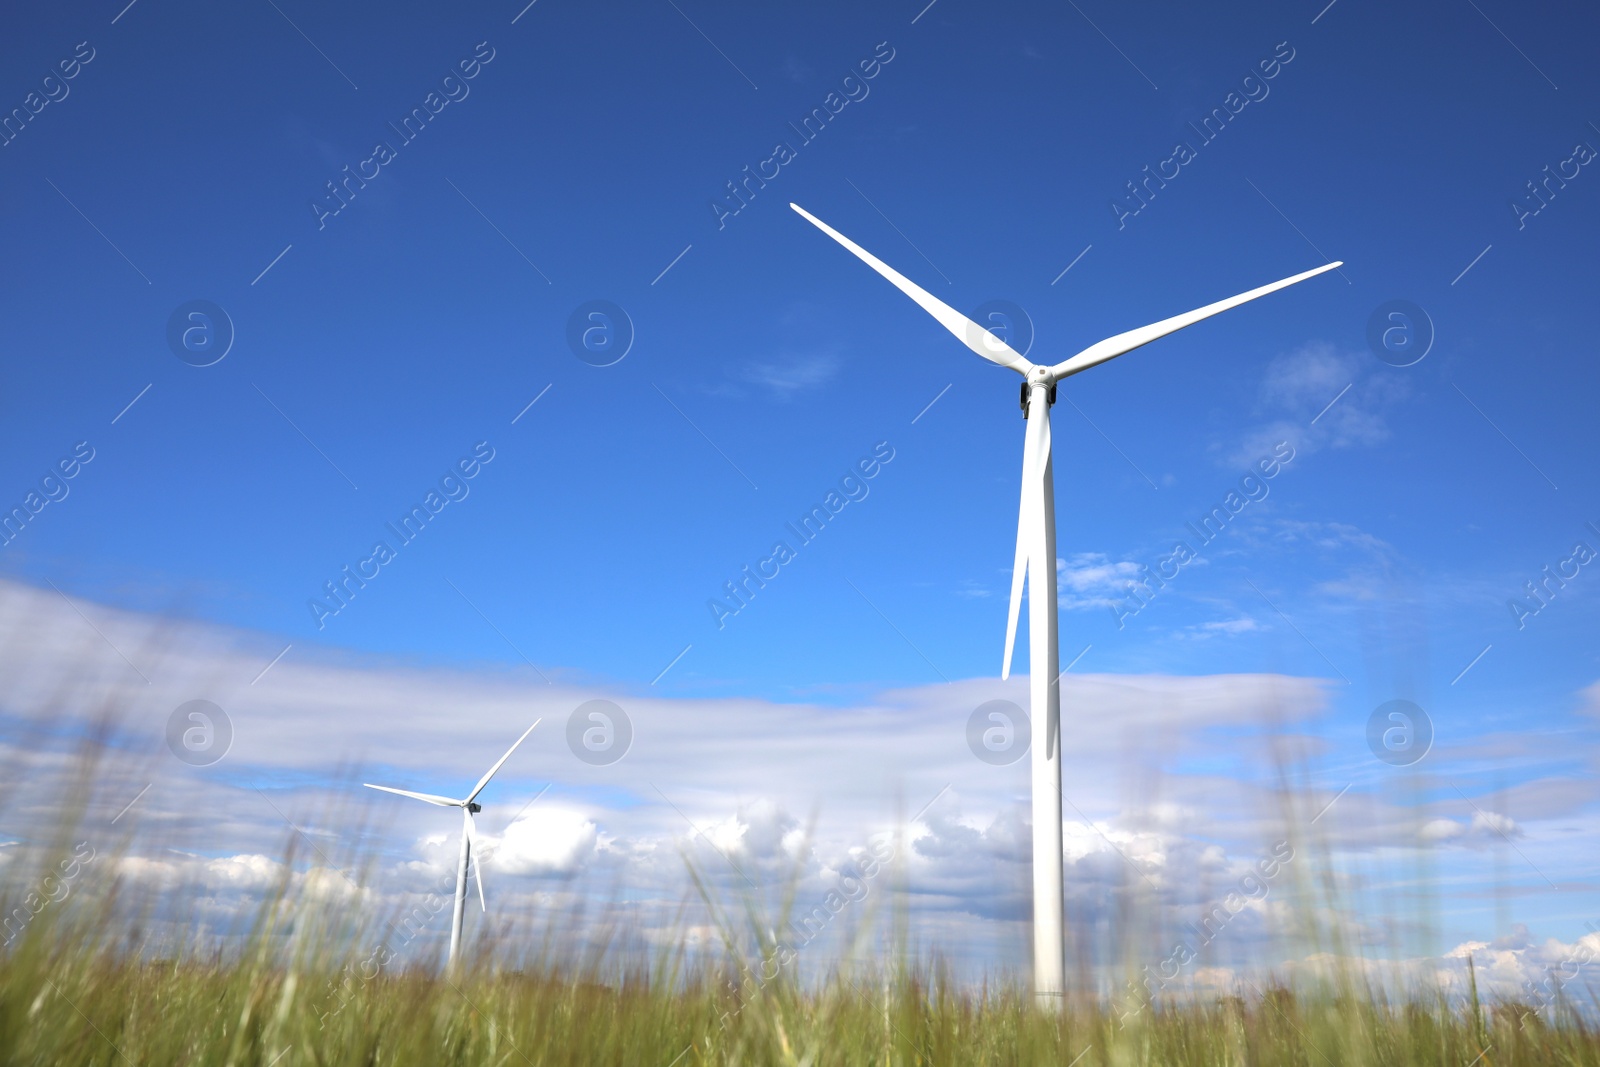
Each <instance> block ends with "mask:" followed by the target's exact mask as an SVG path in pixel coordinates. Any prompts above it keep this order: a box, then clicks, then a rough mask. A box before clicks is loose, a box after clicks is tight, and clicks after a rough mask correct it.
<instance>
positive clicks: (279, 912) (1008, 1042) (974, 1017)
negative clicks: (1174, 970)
mask: <svg viewBox="0 0 1600 1067" xmlns="http://www.w3.org/2000/svg"><path fill="white" fill-rule="evenodd" d="M99 760H100V750H99V749H98V748H97V746H95V745H93V744H91V745H87V746H86V747H85V750H84V754H83V755H82V756H81V757H80V758H79V761H78V765H77V768H76V776H77V780H78V784H79V786H80V787H81V788H79V789H78V790H76V791H75V792H74V793H73V794H72V795H73V796H74V797H76V798H78V800H77V804H78V806H77V807H71V808H68V809H66V810H62V811H61V812H60V819H59V822H58V823H57V825H56V826H54V827H52V828H51V832H50V839H49V840H48V841H42V842H33V843H32V844H31V846H29V847H28V848H25V849H21V850H15V854H14V855H12V856H11V858H10V860H9V862H6V863H5V864H4V866H3V867H0V912H3V915H4V916H5V917H7V918H8V920H9V924H10V925H8V927H7V929H6V932H5V935H4V936H5V937H6V938H8V940H7V941H6V944H5V946H4V947H3V948H0V1064H106V1065H111V1064H134V1065H145V1064H150V1065H166V1064H173V1065H178V1064H183V1065H193V1067H210V1065H219V1067H220V1065H230V1067H232V1065H238V1067H246V1065H259V1067H266V1065H272V1067H295V1065H299V1064H329V1065H344V1064H352V1065H353V1064H362V1065H378V1064H394V1065H410V1064H416V1065H430V1067H433V1065H452V1064H473V1065H479V1064H482V1065H491V1064H492V1065H497V1067H498V1065H504V1064H513V1065H514V1064H522V1063H528V1064H539V1065H545V1064H551V1065H554V1064H584V1065H590V1064H617V1065H628V1067H636V1065H660V1067H690V1065H697V1064H787V1065H802V1064H804V1065H813V1064H814V1065H819V1067H820V1065H826V1064H884V1065H888V1064H1012V1063H1016V1064H1046V1063H1049V1064H1064V1065H1065V1064H1071V1065H1074V1067H1097V1065H1105V1067H1110V1065H1117V1067H1122V1065H1129V1067H1132V1065H1143V1064H1152V1065H1154V1064H1173V1065H1178V1064H1186V1065H1195V1067H1217V1065H1224V1064H1227V1065H1234V1064H1237V1065H1246V1064H1251V1065H1253V1064H1263V1065H1268V1064H1271V1065H1276V1064H1304V1065H1308V1067H1325V1065H1327V1067H1331V1065H1340V1067H1343V1065H1346V1064H1352V1065H1354V1064H1371V1065H1385V1067H1388V1065H1422V1064H1428V1065H1435V1064H1437V1065H1441V1067H1477V1065H1479V1064H1482V1065H1484V1067H1510V1065H1519V1064H1530V1065H1531V1064H1565V1065H1578V1064H1594V1065H1597V1067H1600V1040H1597V1036H1596V1035H1595V1034H1594V1033H1593V1032H1592V1031H1591V1030H1590V1029H1589V1028H1588V1027H1587V1026H1586V1025H1585V1023H1584V1021H1583V1019H1582V1018H1581V1017H1580V1016H1579V1014H1578V1013H1576V1012H1574V1011H1572V1010H1571V1009H1570V1006H1563V1005H1562V1004H1557V1005H1556V1010H1554V1011H1546V1012H1544V1013H1543V1014H1542V1015H1536V1014H1532V1013H1531V1012H1530V1010H1529V1009H1528V1007H1526V1006H1522V1005H1517V1004H1498V1005H1493V1006H1490V1005H1485V1004H1483V1003H1481V1002H1480V1001H1479V999H1478V997H1477V993H1476V986H1475V984H1474V985H1473V987H1472V992H1471V995H1470V997H1469V998H1468V999H1467V1000H1466V1002H1465V1003H1461V1002H1459V1001H1457V1002H1455V1003H1452V1002H1451V1001H1450V1000H1449V999H1448V998H1447V997H1446V996H1445V995H1444V994H1443V993H1442V992H1438V991H1434V992H1429V991H1427V990H1421V991H1416V992H1414V993H1413V994H1412V996H1411V997H1410V998H1409V999H1407V1000H1405V1001H1401V1002H1394V1001H1390V1000H1387V999H1386V998H1385V997H1384V996H1383V995H1382V994H1380V993H1378V992H1377V991H1375V990H1373V989H1372V988H1370V987H1369V986H1366V985H1365V984H1363V983H1362V982H1361V980H1359V979H1357V978H1354V977H1352V976H1351V975H1350V974H1336V975H1333V976H1330V978H1329V979H1328V980H1327V981H1326V982H1325V983H1318V984H1316V985H1314V986H1311V987H1306V988H1298V989H1290V988H1287V987H1285V986H1282V985H1277V984H1269V985H1268V986H1267V987H1265V988H1261V987H1255V986H1247V987H1246V991H1247V992H1248V993H1249V994H1250V995H1245V996H1228V997H1222V998H1216V997H1212V998H1207V999H1203V1000H1202V999H1172V1000H1165V1001H1162V1002H1159V1003H1155V1004H1152V1003H1148V1002H1145V1003H1142V1004H1141V1003H1138V1002H1131V1010H1130V1002H1128V1001H1122V1002H1119V1003H1118V1004H1117V1005H1116V1006H1114V1007H1113V1006H1111V1005H1108V1004H1105V1003H1102V1002H1099V1001H1096V1000H1094V999H1093V998H1092V997H1090V996H1088V995H1085V996H1081V997H1080V996H1073V995H1069V997H1068V999H1067V1002H1066V1005H1065V1008H1064V1011H1063V1012H1062V1013H1061V1014H1060V1015H1047V1014H1043V1013H1040V1012H1038V1011H1036V1010H1035V1009H1034V1007H1033V1005H1032V998H1031V996H1029V995H1028V993H1027V991H1026V989H1025V988H1024V987H1023V986H1022V985H1020V984H1017V983H1013V982H999V983H994V982H991V983H989V984H986V985H984V986H982V987H980V988H976V989H974V988H971V987H968V986H962V985H958V984H957V983H956V982H954V981H953V980H952V979H951V978H950V977H949V975H948V972H947V971H946V970H945V969H944V968H943V967H942V966H941V965H940V964H939V962H938V961H937V960H936V959H913V958H911V956H910V954H908V953H907V952H906V951H905V950H904V949H899V950H895V951H891V953H890V958H888V959H884V960H879V961H877V962H875V963H874V962H868V963H866V964H865V965H858V966H854V967H845V966H841V967H840V968H839V969H836V970H835V971H833V972H832V973H831V974H829V975H828V976H826V977H825V978H823V979H822V980H820V981H817V982H812V983H807V984H806V985H804V986H800V985H797V984H796V983H795V982H794V981H793V980H792V978H791V977H790V975H789V972H788V971H787V970H785V971H780V972H779V973H778V974H777V975H776V977H773V978H771V980H767V981H761V980H758V978H757V976H756V975H755V974H754V973H752V972H751V971H745V972H744V973H743V974H742V975H741V973H740V970H739V967H738V966H737V965H735V964H733V963H731V962H730V960H734V959H741V958H751V954H750V953H749V952H747V951H741V947H746V948H747V947H748V946H750V945H751V944H752V943H753V944H754V945H755V947H756V949H757V950H766V949H770V941H771V934H770V932H766V933H764V932H763V931H770V929H771V927H769V926H768V919H769V917H767V916H763V915H761V914H760V909H759V908H757V907H755V906H754V905H753V904H752V902H750V901H745V902H743V907H742V909H738V908H736V909H735V911H739V910H742V912H743V917H742V918H730V917H729V914H728V911H726V910H725V909H723V908H722V907H721V905H720V903H719V902H718V901H716V900H715V899H713V895H712V893H711V891H710V890H709V889H708V888H707V884H706V882H705V881H704V880H703V879H702V878H701V877H700V875H699V872H696V871H693V870H692V869H691V874H692V875H693V876H694V878H695V881H696V883H697V884H698V885H699V886H700V888H701V893H702V896H703V897H704V904H705V905H706V906H707V908H708V909H709V911H710V912H711V915H712V917H713V922H714V923H715V925H716V926H717V927H718V929H719V932H720V936H721V938H722V941H723V949H724V951H723V952H721V953H718V952H715V951H712V952H707V951H704V950H691V949H690V948H689V947H688V942H687V938H686V937H680V938H679V940H678V942H677V943H676V945H673V946H669V947H667V948H662V949H656V950H651V951H634V950H623V949H619V948H609V949H608V948H604V947H603V948H601V949H598V950H596V949H592V948H591V949H588V950H584V951H576V950H563V949H559V948H556V947H555V945H556V944H557V942H558V940H559V939H557V938H555V937H553V936H546V938H545V940H544V943H543V944H542V945H540V944H534V945H526V944H523V945H518V946H515V947H513V946H510V945H506V944H503V943H497V942H495V941H494V940H493V939H492V938H487V937H484V938H479V939H477V940H476V942H472V941H470V939H469V945H468V952H467V953H466V956H467V959H468V960H469V961H474V962H470V963H469V964H468V965H467V966H465V967H464V968H463V970H462V971H460V972H459V973H456V974H445V973H442V972H440V971H438V970H437V969H436V968H435V967H433V966H415V965H411V966H404V965H403V961H404V959H405V956H404V955H403V954H401V953H399V952H394V953H392V954H391V955H392V958H391V955H386V954H385V953H384V952H383V951H382V947H383V946H385V945H391V946H392V945H395V944H397V943H399V940H400V939H406V938H408V937H409V936H410V935H409V934H408V933H407V931H408V930H409V926H408V923H411V922H413V921H420V922H425V923H436V922H438V921H440V920H439V919H438V917H437V916H438V914H439V913H438V912H437V911H436V910H432V909H429V908H424V909H423V911H422V912H418V911H417V909H416V908H414V907H413V909H412V910H411V911H409V912H405V913H403V914H393V915H389V916H381V917H380V916H374V915H372V914H371V911H372V909H371V908H363V907H362V906H361V900H362V897H361V894H360V893H355V892H352V893H347V894H344V895H342V896H341V895H340V894H332V893H318V892H316V891H315V890H314V887H315V884H316V880H317V877H319V876H320V877H325V878H330V879H339V880H341V881H343V880H344V879H345V878H347V877H348V876H347V875H345V874H344V873H343V872H342V871H333V870H329V869H327V868H314V869H313V870H312V873H311V876H307V875H306V873H305V869H304V867H303V866H302V867H301V870H300V874H299V875H298V876H297V875H296V874H295V873H294V871H295V868H296V856H295V855H294V854H293V849H292V848H291V849H290V850H289V855H287V856H286V857H285V860H286V862H285V864H284V868H283V869H284V871H285V872H286V873H285V874H284V876H283V877H282V879H281V880H280V882H279V883H278V885H277V887H276V889H275V890H274V891H272V892H269V893H267V894H265V899H264V901H263V902H262V903H261V904H260V906H259V907H258V908H257V909H256V910H255V911H254V913H253V914H251V915H243V916H239V917H237V918H236V920H235V923H236V925H235V928H234V929H233V930H230V931H226V932H224V933H223V935H222V936H220V937H218V936H216V935H215V934H213V935H212V936H211V939H210V940H209V942H207V941H205V940H203V939H202V938H201V937H200V936H199V933H198V927H199V925H200V924H199V920H198V918H197V914H198V912H197V908H198V905H197V904H196V900H197V899H198V892H199V891H198V887H193V888H191V889H190V890H188V891H187V892H188V893H189V896H188V897H185V896H184V892H185V891H184V890H176V891H175V890H173V889H171V888H164V889H162V890H160V891H156V890H149V889H143V890H140V889H139V888H138V883H136V882H134V881H125V880H123V879H121V878H119V877H118V876H117V875H116V874H115V872H116V871H117V869H118V860H119V857H121V856H122V855H123V854H124V852H125V850H126V848H127V842H128V841H129V840H130V838H129V836H128V833H127V830H126V827H124V828H123V836H122V837H121V838H120V839H117V840H114V839H112V838H110V837H108V836H106V832H107V830H106V827H105V826H104V825H103V821H96V823H95V826H94V828H93V829H92V831H91V830H88V829H86V821H85V819H84V818H83V815H84V807H85V806H86V805H87V803H88V800H87V798H88V797H89V796H90V795H91V794H92V793H93V791H94V783H95V781H96V768H97V764H98V762H99ZM6 770H7V772H8V773H7V777H8V778H9V779H10V781H11V783H12V784H15V783H17V782H19V781H21V780H23V779H22V778H21V777H20V776H17V777H13V776H12V775H13V774H14V773H15V772H17V771H19V770H20V768H16V767H12V768H7V769H6ZM8 793H9V790H8V789H6V788H5V787H3V786H0V803H4V802H5V801H6V800H7V799H8V796H7V794H8ZM14 795H15V794H11V796H14ZM90 837H98V838H99V840H98V841H96V842H93V843H91V842H90V841H89V838H90ZM119 841H120V843H119ZM347 869H348V868H347ZM291 885H293V889H292V890H291ZM793 896H794V894H793V892H792V891H791V892H789V893H788V894H786V900H787V903H785V904H784V905H783V906H782V907H781V908H780V911H786V910H787V908H788V907H789V906H790V904H792V901H793ZM18 909H21V910H20V911H19V910H18ZM419 914H420V915H422V918H421V919H417V918H416V917H417V916H418V915H419ZM444 915H445V917H444V919H443V921H444V922H448V914H447V912H446V913H444ZM163 916H165V918H164V919H163V918H162V917H163ZM776 918H777V921H776V922H775V923H773V926H776V927H778V928H781V927H782V924H783V921H784V919H786V918H787V916H786V915H782V914H780V915H779V916H777V917H776ZM893 919H894V922H893V926H894V927H895V928H896V932H895V935H894V937H893V941H894V943H895V944H898V945H904V944H905V936H904V931H905V926H904V922H905V919H904V914H903V912H899V913H897V914H896V915H895V916H893ZM558 925H559V920H555V919H552V920H551V921H550V924H549V926H548V927H547V930H548V931H550V932H552V933H553V932H554V931H555V930H556V929H557V927H558ZM155 928H162V929H167V930H171V929H179V930H182V929H189V930H190V931H191V932H192V936H191V937H190V938H187V939H184V938H179V937H174V936H172V935H170V934H167V935H161V936H156V935H153V934H149V933H147V931H148V930H151V929H155ZM622 934H625V932H619V933H618V936H617V937H615V938H614V939H613V942H614V943H620V941H621V940H622V939H623V938H622V936H621V935H622ZM204 944H209V945H210V947H209V948H200V947H194V946H199V945H204ZM858 944H859V943H858ZM186 945H187V946H188V947H186ZM219 945H220V946H224V947H220V948H219V947H218V946H219ZM374 946H377V947H378V949H377V950H376V951H375V949H374ZM762 954H764V953H762V952H760V951H758V953H757V958H759V956H760V955H762ZM857 958H859V957H857ZM762 977H766V976H765V975H763V976H762ZM1130 988H1133V986H1132V985H1131V983H1130Z"/></svg>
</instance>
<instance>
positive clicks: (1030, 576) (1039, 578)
mask: <svg viewBox="0 0 1600 1067" xmlns="http://www.w3.org/2000/svg"><path fill="white" fill-rule="evenodd" d="M789 206H790V207H792V208H794V209H795V211H797V212H799V213H800V215H801V216H802V217H803V218H804V219H806V221H808V222H810V223H811V224H812V225H813V226H815V227H816V228H817V229H819V230H821V231H822V232H823V233H825V234H827V235H828V236H829V237H832V238H833V239H834V240H835V241H838V242H839V243H840V244H841V245H844V247H845V248H847V249H849V250H850V251H851V252H853V253H854V254H855V256H856V258H857V259H859V260H861V261H862V262H863V263H865V264H866V265H867V266H869V267H871V268H872V269H873V270H875V271H877V272H878V273H879V274H881V275H883V276H884V278H886V279H888V281H889V282H890V283H891V284H892V285H894V287H895V288H897V289H899V290H900V291H901V292H902V293H904V294H906V295H907V296H909V297H910V298H911V299H912V300H915V301H916V302H917V304H918V305H919V306H920V307H921V308H922V310H924V311H926V312H927V313H928V314H930V315H932V316H933V317H934V318H935V319H937V320H938V321H939V325H941V326H943V327H944V328H945V329H947V330H949V331H950V332H951V333H953V334H955V336H956V339H957V340H958V341H960V342H961V343H962V344H964V345H966V346H967V347H968V348H969V349H971V350H972V351H973V352H975V353H977V354H978V355H980V356H982V357H983V358H984V359H987V360H989V361H990V362H991V363H998V364H999V365H1000V366H1002V367H1009V368H1010V369H1012V370H1014V371H1016V372H1017V373H1018V374H1020V375H1022V376H1023V379H1024V383H1023V386H1022V393H1023V408H1022V411H1023V418H1025V419H1027V420H1028V428H1027V431H1026V435H1025V438H1024V441H1023V446H1022V507H1021V511H1020V514H1019V515H1018V518H1017V552H1016V557H1015V560H1014V562H1013V564H1012V569H1011V606H1010V614H1009V615H1008V616H1007V620H1006V646H1005V655H1004V658H1003V659H1002V661H1001V664H1000V677H1001V678H1009V677H1010V676H1011V654H1012V651H1013V649H1014V647H1015V645H1016V639H1017V615H1018V612H1019V611H1020V609H1021V606H1022V587H1023V579H1024V575H1026V578H1027V582H1028V585H1029V594H1030V595H1029V598H1028V651H1029V666H1028V696H1029V703H1030V704H1031V705H1032V712H1033V715H1032V718H1033V734H1032V743H1031V746H1030V747H1031V748H1032V770H1033V990H1034V996H1035V999H1036V1001H1037V1003H1038V1004H1039V1005H1040V1006H1041V1007H1045V1008H1047V1009H1049V1010H1052V1011H1054V1010H1059V1008H1060V1005H1061V994H1062V991H1063V988H1064V982H1063V978H1064V972H1065V961H1064V958H1063V955H1064V951H1065V946H1064V943H1063V939H1062V927H1063V920H1062V899H1061V878H1062V867H1063V856H1062V852H1061V751H1060V735H1061V730H1060V725H1061V700H1060V690H1059V688H1058V686H1059V684H1060V681H1061V678H1060V674H1061V669H1060V668H1061V656H1060V646H1059V641H1058V639H1057V636H1056V509H1055V489H1054V476H1053V473H1052V470H1051V457H1050V405H1051V404H1052V403H1054V401H1055V395H1056V383H1057V382H1059V381H1060V380H1061V379H1063V378H1068V377H1071V376H1072V375H1074V374H1077V373H1079V372H1080V371H1086V370H1088V369H1089V368H1090V367H1093V366H1095V365H1096V364H1098V363H1104V362H1105V361H1106V360H1108V359H1115V358H1116V357H1117V356H1120V355H1122V354H1123V353H1125V352H1131V351H1133V350H1134V349H1135V348H1138V347H1140V346H1141V345H1147V344H1149V343H1150V342H1151V341H1155V340H1157V339H1159V338H1162V337H1165V336H1166V335H1167V334H1169V333H1174V332H1176V331H1178V330H1181V329H1183V328H1184V327H1185V326H1192V325H1193V324H1195V323H1197V322H1199V321H1200V320H1201V319H1208V318H1210V317H1211V316H1212V315H1216V314H1218V313H1220V312H1223V311H1227V310H1228V309H1229V308H1235V307H1238V306H1239V305H1240V304H1243V303H1246V302H1248V301H1251V300H1254V299H1256V297H1259V296H1266V295H1267V294H1268V293H1272V292H1276V291H1277V290H1279V289H1283V288H1286V287H1288V286H1291V285H1294V284H1295V283H1296V282H1303V281H1305V280H1306V279H1307V278H1313V277H1316V276H1317V275H1318V274H1321V273H1323V272H1324V271H1330V270H1333V269H1334V268H1336V267H1340V266H1342V265H1343V264H1342V262H1336V263H1329V264H1326V265H1325V266H1321V267H1318V268H1316V269H1315V270H1308V271H1306V272H1304V273H1303V274H1296V275H1295V276H1294V277H1292V278H1285V279H1283V280H1282V281H1278V282H1273V283H1272V284H1271V285H1263V286H1262V287H1261V288H1259V289H1252V290H1250V291H1249V292H1248V293H1240V294H1239V295H1238V296H1232V297H1229V298H1228V299H1226V300H1219V301H1217V302H1216V303H1214V304H1207V305H1206V306H1205V307H1202V308H1196V309H1195V310H1193V311H1188V312H1185V313H1184V314H1182V315H1174V316H1173V317H1172V318H1170V319H1162V320H1161V321H1160V322H1154V323H1151V324H1150V325H1149V326H1141V327H1139V328H1138V329H1136V330H1129V331H1127V332H1126V333H1119V334H1117V335H1116V336H1114V337H1107V338H1106V339H1105V340H1103V341H1098V342H1096V343H1095V344H1092V345H1090V346H1089V347H1088V348H1085V349H1084V350H1083V351H1082V352H1079V353H1078V354H1077V355H1075V356H1073V357H1072V358H1071V359H1068V360H1064V361H1062V362H1060V363H1057V364H1054V365H1053V366H1046V365H1042V364H1036V363H1031V362H1029V361H1028V360H1027V359H1024V358H1023V357H1022V355H1021V354H1020V353H1018V352H1016V351H1015V350H1013V349H1012V348H1011V346H1010V345H1008V344H1006V343H1005V342H1004V341H1002V340H1000V338H998V337H996V336H995V335H994V334H992V333H990V332H989V331H988V330H986V329H984V328H983V327H982V326H980V325H978V324H977V323H976V322H973V321H972V320H971V319H969V318H967V316H965V315H963V314H961V312H959V311H957V310H956V309H955V308H953V307H951V306H950V305H949V304H946V303H945V302H944V301H942V300H940V299H939V298H938V297H936V296H934V295H933V294H932V293H930V292H928V291H927V290H926V289H923V288H922V287H921V286H919V285H917V283H915V282H913V281H912V280H911V279H909V278H907V277H906V276H905V275H903V274H901V273H900V272H899V271H897V270H895V269H894V268H893V267H891V266H889V265H888V264H887V263H885V262H883V261H882V260H881V259H879V258H878V257H876V256H874V255H873V254H872V253H871V252H868V251H867V250H866V249H864V248H862V247H861V246H860V245H858V244H856V243H855V242H854V241H852V240H850V238H848V237H846V236H844V234H842V233H840V232H839V231H838V230H835V229H834V228H833V227H832V226H829V225H828V224H827V223H825V222H823V221H822V220H821V219H819V218H817V217H816V216H815V215H813V214H811V213H810V212H808V211H806V210H805V209H804V208H802V207H801V206H800V205H798V204H790V205H789Z"/></svg>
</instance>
